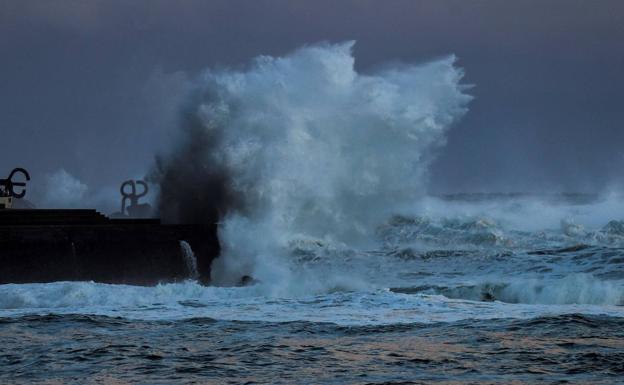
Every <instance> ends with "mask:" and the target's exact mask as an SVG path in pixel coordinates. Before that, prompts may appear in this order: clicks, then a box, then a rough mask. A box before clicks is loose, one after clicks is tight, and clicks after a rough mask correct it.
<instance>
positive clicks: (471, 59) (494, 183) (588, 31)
mask: <svg viewBox="0 0 624 385" xmlns="http://www.w3.org/2000/svg"><path fill="white" fill-rule="evenodd" d="M621 4H622V2H620V1H618V0H613V1H607V0H604V1H575V0H561V1H521V2H510V1H494V0H493V1H462V0H455V1H444V0H431V1H411V0H410V1H394V0H392V1H383V2H382V1H364V0H360V1H356V0H353V1H335V0H332V1H251V2H249V1H233V0H227V1H190V0H185V1H175V2H173V1H155V0H152V1H133V2H127V1H55V2H46V1H10V0H1V1H0V52H2V55H1V60H0V130H1V134H2V135H1V140H2V144H1V147H0V148H1V151H0V165H2V169H6V170H8V169H9V168H11V167H12V166H14V165H18V164H19V165H24V166H26V167H28V168H30V169H31V171H32V173H33V176H34V177H35V181H36V180H37V179H39V180H41V178H42V175H43V174H45V173H48V172H51V171H53V170H57V169H59V168H64V169H65V170H67V171H68V172H70V173H71V174H74V175H75V176H77V177H78V178H79V179H81V180H83V181H84V182H86V183H87V184H89V185H90V186H91V187H92V188H97V186H103V185H110V184H116V183H117V182H119V181H121V180H124V179H127V178H128V177H131V176H137V175H140V174H141V173H144V172H145V171H146V170H147V169H148V167H149V165H150V164H152V162H153V159H154V154H155V153H156V152H157V151H158V150H159V149H162V148H163V147H165V146H167V144H168V143H169V142H171V141H172V137H171V134H170V133H169V131H168V130H169V129H170V128H171V127H173V126H175V124H176V122H175V120H176V114H175V106H176V104H177V103H178V102H179V98H180V96H181V95H183V94H184V92H185V87H186V85H187V82H188V79H189V78H192V77H193V76H195V74H196V73H197V72H198V71H199V70H201V69H202V68H205V67H211V66H240V65H244V64H245V63H246V62H248V60H249V59H250V58H252V57H254V56H257V55H260V54H272V55H279V54H282V53H285V52H288V51H291V50H292V49H294V48H296V47H298V46H300V45H303V44H310V43H315V42H318V41H323V40H329V41H342V40H347V39H355V40H357V46H356V49H355V56H356V61H357V64H356V65H357V67H358V69H359V70H361V71H367V70H369V69H371V68H374V67H376V66H379V65H382V63H384V62H387V61H405V62H408V61H425V60H428V59H429V58H432V57H438V56H441V55H445V54H449V53H455V54H456V55H457V56H458V57H459V65H461V66H463V67H464V68H465V70H466V81H467V82H469V83H473V84H475V85H476V87H475V88H473V89H472V91H471V93H472V94H473V95H475V96H476V99H475V100H474V101H473V102H472V104H471V106H470V108H471V111H470V112H469V113H468V115H467V116H466V117H465V119H464V120H463V121H462V122H461V123H460V124H458V125H457V126H456V127H454V129H453V130H452V132H451V134H450V136H449V139H448V145H447V147H446V149H445V150H444V151H443V152H442V153H441V154H440V156H439V158H438V160H437V162H436V164H435V166H434V167H433V169H432V176H431V177H432V188H433V189H434V190H436V191H457V190H464V191H481V190H504V191H507V190H543V189H557V190H597V189H600V188H602V187H604V186H606V185H608V184H609V183H612V182H613V181H617V180H618V179H619V178H621V176H620V174H621V172H620V170H621V168H622V166H623V165H624V162H623V161H624V151H623V150H622V149H621V147H622V143H624V130H623V127H622V123H623V122H624V118H623V117H622V113H621V106H620V104H621V102H620V101H621V100H622V96H621V93H622V89H623V85H624V74H623V73H622V68H624V49H623V48H624V47H622V44H623V43H622V41H624V6H623V5H621ZM38 177H39V178H38Z"/></svg>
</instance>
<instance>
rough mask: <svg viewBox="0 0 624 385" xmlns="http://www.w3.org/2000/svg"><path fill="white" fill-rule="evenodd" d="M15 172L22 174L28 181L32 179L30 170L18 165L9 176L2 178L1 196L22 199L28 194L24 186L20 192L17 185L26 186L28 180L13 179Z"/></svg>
mask: <svg viewBox="0 0 624 385" xmlns="http://www.w3.org/2000/svg"><path fill="white" fill-rule="evenodd" d="M15 174H22V175H23V176H24V179H25V180H26V182H28V181H30V174H29V173H28V171H26V170H25V169H23V168H21V167H17V168H15V169H13V171H11V173H10V174H9V177H8V178H6V179H0V196H3V197H11V198H17V199H21V198H23V197H24V196H25V195H26V189H25V188H23V189H22V191H20V192H16V191H15V187H26V182H14V181H13V177H14V176H15Z"/></svg>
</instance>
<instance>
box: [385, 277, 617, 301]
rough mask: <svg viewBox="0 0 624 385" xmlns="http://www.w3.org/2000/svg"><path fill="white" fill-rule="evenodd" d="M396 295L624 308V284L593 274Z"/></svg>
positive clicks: (412, 289) (401, 290)
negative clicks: (598, 277)
mask: <svg viewBox="0 0 624 385" xmlns="http://www.w3.org/2000/svg"><path fill="white" fill-rule="evenodd" d="M392 291H394V292H396V293H405V294H415V293H424V294H436V295H443V296H445V297H447V298H453V299H465V300H471V301H487V302H490V301H500V302H505V303H510V304H542V305H570V304H579V305H614V306H622V305H624V283H623V282H621V281H605V280H600V279H597V278H596V277H594V276H592V275H590V274H572V275H569V276H566V277H564V278H560V279H543V278H524V279H514V280H511V281H507V282H505V281H503V282H501V281H497V280H491V281H490V280H485V281H483V282H479V283H475V284H466V285H456V286H452V287H448V286H432V285H424V286H417V287H410V288H393V289H392Z"/></svg>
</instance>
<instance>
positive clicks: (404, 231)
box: [0, 194, 624, 384]
mask: <svg viewBox="0 0 624 385" xmlns="http://www.w3.org/2000/svg"><path fill="white" fill-rule="evenodd" d="M423 202H424V203H422V204H421V205H420V206H419V208H418V209H413V210H412V211H411V212H410V213H409V214H405V213H403V214H400V215H399V214H396V215H392V216H390V217H388V218H387V219H386V220H385V221H383V222H382V223H380V224H379V225H378V226H377V227H376V229H375V232H374V234H371V235H370V239H369V242H365V243H363V244H358V246H357V247H356V246H354V245H351V244H348V243H344V242H342V243H341V242H335V241H334V240H332V239H329V238H326V239H310V238H306V237H300V239H299V240H298V241H296V242H292V243H291V244H289V248H288V250H287V252H285V253H284V255H283V256H282V257H280V258H272V259H256V260H255V262H256V264H257V265H258V266H260V267H257V268H256V270H250V271H249V272H248V274H250V277H249V279H247V280H245V281H244V282H240V283H239V284H235V283H233V284H229V285H228V284H225V283H223V284H219V285H218V286H217V283H218V282H217V281H218V280H216V281H215V285H212V286H211V285H208V286H204V285H201V284H200V283H198V282H197V281H194V280H192V279H191V276H189V279H188V280H186V281H183V282H175V283H161V284H159V285H157V286H153V287H140V286H128V285H110V284H102V283H95V282H54V283H32V284H7V285H1V286H0V341H1V345H0V346H1V348H0V383H2V384H91V383H93V384H622V383H624V221H623V220H622V219H624V211H623V209H624V203H623V202H624V199H623V197H622V196H619V195H600V196H598V195H589V194H552V195H544V194H542V195H533V194H455V195H444V196H435V197H429V198H427V199H425V200H424V201H423ZM221 258H227V255H224V256H222V257H221ZM267 264H268V266H267ZM271 264H275V265H271ZM278 265H279V266H278ZM215 271H218V269H217V270H215ZM268 271H272V273H271V274H269V273H267V272H268ZM254 272H255V273H254ZM213 274H214V272H213Z"/></svg>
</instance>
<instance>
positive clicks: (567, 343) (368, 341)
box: [0, 315, 624, 384]
mask: <svg viewBox="0 0 624 385" xmlns="http://www.w3.org/2000/svg"><path fill="white" fill-rule="evenodd" d="M0 338H1V340H2V350H1V353H0V382H1V383H3V384H27V383H28V384H32V383H37V384H84V383H104V384H179V383H195V384H222V383H231V384H238V383H249V384H268V383H272V384H274V383H283V384H288V383H304V384H320V383H332V384H356V383H357V384H382V383H388V384H399V383H417V384H420V383H422V384H437V383H440V384H473V383H479V384H497V383H514V384H534V383H557V384H565V383H571V384H572V383H573V384H589V383H591V384H618V383H624V319H621V318H610V317H601V316H581V315H565V316H557V317H541V318H534V319H530V320H489V321H461V322H455V323H439V324H430V325H425V324H410V325H386V326H359V327H346V326H336V325H334V324H324V323H310V322H290V323H269V322H237V321H215V320H212V319H192V320H184V321H175V322H174V321H127V320H124V319H117V318H110V317H103V316H85V315H49V316H26V317H21V318H4V319H1V320H0Z"/></svg>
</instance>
